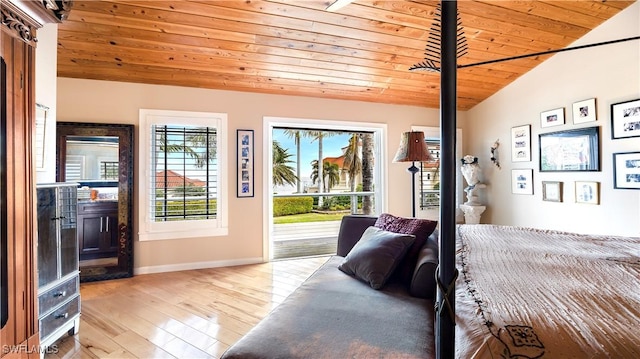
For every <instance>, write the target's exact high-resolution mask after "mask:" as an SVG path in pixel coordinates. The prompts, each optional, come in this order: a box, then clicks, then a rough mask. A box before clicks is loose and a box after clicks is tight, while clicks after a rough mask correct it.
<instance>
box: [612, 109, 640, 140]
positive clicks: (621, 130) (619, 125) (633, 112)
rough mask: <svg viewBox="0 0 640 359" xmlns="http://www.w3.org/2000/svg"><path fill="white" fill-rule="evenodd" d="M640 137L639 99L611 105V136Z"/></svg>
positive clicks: (616, 137) (614, 137)
mask: <svg viewBox="0 0 640 359" xmlns="http://www.w3.org/2000/svg"><path fill="white" fill-rule="evenodd" d="M627 137H640V99H637V100H631V101H626V102H620V103H614V104H613V105H611V138H612V139H614V140H615V139H618V138H627Z"/></svg>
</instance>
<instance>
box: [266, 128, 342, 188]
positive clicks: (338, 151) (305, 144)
mask: <svg viewBox="0 0 640 359" xmlns="http://www.w3.org/2000/svg"><path fill="white" fill-rule="evenodd" d="M273 140H274V141H278V142H279V143H280V146H282V147H283V148H287V149H289V153H290V154H292V156H291V160H292V161H293V163H291V167H293V168H295V167H296V161H297V154H296V144H295V142H294V140H293V138H289V137H287V135H285V134H284V130H280V129H274V130H273ZM311 141H312V139H311V138H308V137H302V139H301V141H300V154H301V161H300V177H302V178H309V177H311V161H313V160H317V159H318V141H313V142H311ZM348 144H349V134H348V133H344V134H339V135H334V136H330V137H325V138H324V139H323V140H322V157H338V156H340V155H342V147H345V146H346V145H348Z"/></svg>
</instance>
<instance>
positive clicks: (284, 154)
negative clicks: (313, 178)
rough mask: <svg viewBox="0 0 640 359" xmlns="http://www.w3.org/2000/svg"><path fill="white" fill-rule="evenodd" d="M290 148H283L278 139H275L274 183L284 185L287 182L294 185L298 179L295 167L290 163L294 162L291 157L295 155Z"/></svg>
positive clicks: (273, 146) (273, 152)
mask: <svg viewBox="0 0 640 359" xmlns="http://www.w3.org/2000/svg"><path fill="white" fill-rule="evenodd" d="M288 151H289V149H286V148H282V146H280V143H278V141H273V144H272V157H273V184H274V185H275V186H282V185H285V184H290V185H294V184H295V183H296V182H298V183H300V181H298V178H299V177H298V176H296V175H295V173H293V167H291V166H289V165H288V164H289V163H291V162H293V161H291V160H290V159H289V158H290V157H291V156H293V155H292V154H290V153H289V152H288Z"/></svg>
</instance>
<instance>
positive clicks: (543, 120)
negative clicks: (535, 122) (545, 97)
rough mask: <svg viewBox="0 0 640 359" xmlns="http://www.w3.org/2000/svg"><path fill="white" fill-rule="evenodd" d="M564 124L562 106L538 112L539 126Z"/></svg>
mask: <svg viewBox="0 0 640 359" xmlns="http://www.w3.org/2000/svg"><path fill="white" fill-rule="evenodd" d="M560 125H564V107H561V108H556V109H553V110H549V111H544V112H542V113H540V127H543V128H544V127H552V126H560Z"/></svg>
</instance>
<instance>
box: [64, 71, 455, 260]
mask: <svg viewBox="0 0 640 359" xmlns="http://www.w3.org/2000/svg"><path fill="white" fill-rule="evenodd" d="M140 108H146V109H166V110H183V111H202V112H218V113H227V114H228V118H229V126H228V131H229V134H230V137H229V149H228V151H227V153H226V155H227V160H228V161H229V163H230V164H231V168H233V166H234V165H233V164H234V163H235V162H234V161H235V153H236V152H235V132H236V129H238V128H242V129H253V130H254V131H255V136H254V138H255V141H256V148H258V149H259V148H262V149H264V150H269V149H270V146H267V145H266V144H264V143H262V141H263V138H264V136H263V133H262V131H263V117H264V116H270V117H287V118H300V119H320V120H322V119H325V120H338V121H340V120H342V121H357V122H374V123H387V124H388V127H387V129H388V132H387V134H388V141H387V145H386V147H387V148H388V151H389V153H388V155H387V159H388V161H387V163H386V168H387V169H388V173H387V178H388V202H387V203H388V207H387V208H386V209H384V210H386V211H389V212H391V213H394V214H396V215H402V216H410V214H411V205H410V203H411V202H410V185H409V184H410V177H409V174H408V173H407V172H406V168H407V165H406V164H404V163H391V160H392V159H393V156H394V154H395V151H396V149H397V147H398V144H399V142H400V134H401V133H402V132H404V131H409V130H410V129H411V126H412V125H421V126H438V123H439V113H438V111H437V110H435V109H426V108H419V107H411V106H396V105H385V104H374V103H365V102H354V101H339V100H328V99H318V98H308V97H293V96H277V95H264V94H251V93H240V92H231V91H218V90H206V89H196V88H184V87H173V86H158V85H142V84H129V83H121V82H106V81H94V80H79V79H70V78H58V108H57V110H58V115H57V117H58V120H59V121H73V122H100V123H125V124H134V125H136V138H138V131H139V128H138V127H137V125H138V110H139V109H140ZM461 116H463V115H461ZM136 156H137V153H136ZM136 161H137V159H136ZM262 161H263V157H262V156H260V155H259V156H256V157H255V170H256V172H255V177H256V180H257V181H256V183H255V197H253V198H241V199H238V198H236V196H235V185H234V184H235V183H236V182H235V173H234V172H232V173H229V178H228V181H229V183H230V184H232V185H231V186H230V187H229V190H230V192H231V193H230V196H229V211H230V213H229V235H228V236H225V237H213V238H198V239H176V240H163V241H150V242H139V241H137V235H134V237H135V238H136V241H135V245H134V257H135V258H134V267H135V270H136V272H138V273H140V272H148V271H156V270H162V269H186V268H190V267H199V266H214V265H226V264H233V263H243V262H246V261H256V260H261V259H262V248H263V246H262V238H263V233H262V228H263V227H262V218H263V214H262V209H263V208H264V207H263V202H262V200H263V184H262V178H263V172H262V169H263V164H262ZM137 176H138V174H137V173H136V174H135V179H136V180H135V182H136V183H140V181H139V178H138V177H137ZM135 191H136V193H135V194H134V198H137V191H138V188H136V189H135ZM134 213H137V209H136V210H135V211H134ZM136 220H137V216H135V215H134V222H136ZM247 224H252V225H247ZM134 232H136V233H137V225H135V224H134Z"/></svg>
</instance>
